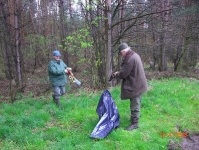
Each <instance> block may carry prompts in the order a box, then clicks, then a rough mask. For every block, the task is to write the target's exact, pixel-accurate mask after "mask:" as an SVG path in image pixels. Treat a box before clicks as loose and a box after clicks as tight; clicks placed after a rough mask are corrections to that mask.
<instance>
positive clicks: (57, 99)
mask: <svg viewBox="0 0 199 150" xmlns="http://www.w3.org/2000/svg"><path fill="white" fill-rule="evenodd" d="M52 96H53V102H54V103H55V104H56V105H57V106H58V107H60V102H59V98H55V95H52Z"/></svg>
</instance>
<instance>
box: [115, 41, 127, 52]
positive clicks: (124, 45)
mask: <svg viewBox="0 0 199 150" xmlns="http://www.w3.org/2000/svg"><path fill="white" fill-rule="evenodd" d="M128 47H129V46H128V44H126V43H121V44H120V45H119V47H118V51H119V52H121V51H122V50H124V49H126V48H128Z"/></svg>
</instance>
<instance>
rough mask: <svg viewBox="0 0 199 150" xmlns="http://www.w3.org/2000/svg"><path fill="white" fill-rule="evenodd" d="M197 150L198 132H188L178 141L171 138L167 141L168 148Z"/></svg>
mask: <svg viewBox="0 0 199 150" xmlns="http://www.w3.org/2000/svg"><path fill="white" fill-rule="evenodd" d="M179 149H180V150H199V133H193V134H191V135H190V134H188V136H187V137H185V138H182V141H181V142H180V143H175V142H173V141H172V140H170V141H169V143H168V150H179Z"/></svg>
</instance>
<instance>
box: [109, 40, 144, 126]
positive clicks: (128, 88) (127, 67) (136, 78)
mask: <svg viewBox="0 0 199 150" xmlns="http://www.w3.org/2000/svg"><path fill="white" fill-rule="evenodd" d="M118 50H119V53H120V54H121V56H122V58H123V62H122V65H121V69H120V70H119V71H117V72H115V73H114V74H113V76H114V77H116V78H120V79H122V85H121V99H122V100H125V99H130V111H131V125H130V126H129V127H127V128H126V130H133V129H136V128H138V120H139V117H140V105H141V100H142V94H143V93H144V92H146V91H147V88H148V84H147V80H146V77H145V72H144V68H143V64H142V61H141V58H140V56H139V55H138V54H137V53H135V52H134V51H133V50H131V48H130V47H129V46H128V45H127V44H126V43H122V44H120V45H119V47H118Z"/></svg>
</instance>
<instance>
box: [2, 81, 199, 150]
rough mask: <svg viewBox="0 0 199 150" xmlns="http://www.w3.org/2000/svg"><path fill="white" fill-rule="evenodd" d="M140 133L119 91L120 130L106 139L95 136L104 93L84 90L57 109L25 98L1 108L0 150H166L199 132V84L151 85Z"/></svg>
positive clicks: (114, 91)
mask: <svg viewBox="0 0 199 150" xmlns="http://www.w3.org/2000/svg"><path fill="white" fill-rule="evenodd" d="M148 83H149V90H148V92H147V93H145V94H144V95H143V99H142V108H141V118H140V121H139V128H138V129H136V130H134V131H126V130H124V128H126V127H127V126H128V125H129V124H130V121H129V119H130V110H129V100H124V101H123V100H121V99H120V86H118V87H115V88H112V89H109V91H110V93H111V95H112V97H113V99H114V101H115V103H116V106H117V107H118V111H119V113H120V127H119V128H118V129H115V130H113V131H112V132H111V133H110V134H109V135H108V136H107V137H106V138H104V139H99V140H96V139H92V138H90V137H89V136H90V134H91V132H92V131H93V129H94V127H95V126H96V124H97V123H98V121H99V120H98V116H97V114H96V108H97V105H98V101H99V99H100V96H101V94H102V92H103V91H99V92H98V93H92V92H85V91H83V90H79V91H78V93H76V94H70V93H68V94H67V95H65V96H64V97H62V98H61V109H58V108H57V107H56V105H55V104H54V103H53V101H52V100H50V101H49V100H48V98H46V99H45V98H41V99H39V98H38V99H32V98H26V99H23V100H21V101H17V102H15V103H13V104H8V103H1V105H0V147H1V148H0V149H1V150H12V149H13V150H35V149H38V150H40V149H41V150H55V149H56V150H65V149H67V150H85V149H87V150H102V149H103V150H121V149H123V150H132V149H133V150H157V149H158V150H166V149H167V143H168V141H169V140H170V139H172V140H173V141H180V140H181V138H180V137H177V133H178V132H179V130H178V128H180V132H183V131H189V132H198V131H199V121H198V120H199V92H198V91H199V86H198V85H199V80H196V79H192V78H191V79H186V78H171V79H161V80H151V81H148Z"/></svg>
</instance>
